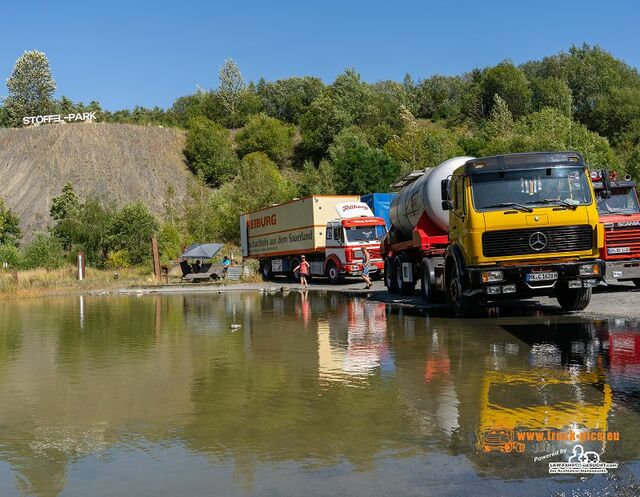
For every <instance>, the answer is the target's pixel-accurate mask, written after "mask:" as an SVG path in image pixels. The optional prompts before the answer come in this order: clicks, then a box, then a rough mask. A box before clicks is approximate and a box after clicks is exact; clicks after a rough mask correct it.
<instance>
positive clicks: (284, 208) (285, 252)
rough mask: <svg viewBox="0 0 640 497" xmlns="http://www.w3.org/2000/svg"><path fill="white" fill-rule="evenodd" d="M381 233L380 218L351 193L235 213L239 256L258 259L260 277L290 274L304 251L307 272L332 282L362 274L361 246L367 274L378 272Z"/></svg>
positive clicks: (293, 276)
mask: <svg viewBox="0 0 640 497" xmlns="http://www.w3.org/2000/svg"><path fill="white" fill-rule="evenodd" d="M386 233H387V228H386V225H385V222H384V219H382V218H379V217H376V216H374V215H373V213H372V212H371V209H369V207H368V206H367V205H366V204H365V203H363V202H361V201H360V197H358V196H355V195H354V196H339V195H313V196H311V197H307V198H302V199H295V200H292V201H291V202H286V203H283V204H278V205H273V206H271V207H266V208H264V209H259V210H257V211H254V212H249V213H247V214H243V215H242V216H240V240H241V245H242V256H243V257H248V258H254V259H258V260H259V261H260V273H261V275H262V277H263V279H265V280H269V279H271V278H273V277H274V276H279V275H280V276H282V275H284V276H288V277H289V278H291V279H294V280H296V279H297V278H298V277H299V274H298V273H297V272H294V269H295V268H296V267H297V266H298V265H299V264H300V260H301V256H302V255H304V256H305V258H306V260H307V262H308V263H309V266H310V273H311V276H326V277H328V278H329V281H330V282H331V283H338V282H339V281H340V280H342V279H343V278H344V277H348V276H359V275H361V274H362V270H363V262H364V261H363V255H364V254H363V249H364V248H368V249H369V251H370V254H371V262H370V266H372V268H373V270H372V271H371V273H370V274H371V275H372V277H374V278H375V277H381V270H382V267H383V261H382V258H381V257H380V241H381V240H382V238H383V237H384V236H385V235H386Z"/></svg>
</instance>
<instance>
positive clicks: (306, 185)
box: [298, 160, 336, 197]
mask: <svg viewBox="0 0 640 497" xmlns="http://www.w3.org/2000/svg"><path fill="white" fill-rule="evenodd" d="M298 182H299V186H298V193H299V195H300V196H301V197H308V196H309V195H334V194H335V193H336V182H335V178H334V170H333V167H332V166H331V163H330V162H329V161H327V160H322V161H320V164H319V166H318V167H316V166H315V165H314V164H313V162H311V161H307V162H305V163H304V166H303V167H302V174H301V175H300V177H299V179H298Z"/></svg>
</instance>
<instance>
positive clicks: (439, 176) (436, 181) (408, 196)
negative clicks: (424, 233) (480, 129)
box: [389, 157, 474, 238]
mask: <svg viewBox="0 0 640 497" xmlns="http://www.w3.org/2000/svg"><path fill="white" fill-rule="evenodd" d="M473 159H474V157H453V158H452V159H448V160H446V161H444V162H443V163H442V164H439V165H438V166H436V167H433V168H431V169H427V170H426V171H425V173H424V174H423V175H422V176H420V178H418V179H417V180H416V181H414V182H413V183H410V184H409V185H407V186H405V187H404V188H403V189H402V190H401V191H400V193H399V194H398V195H397V196H396V197H395V198H394V199H393V202H392V203H391V210H390V212H389V217H390V218H391V224H392V226H393V227H394V228H395V229H396V230H397V231H398V232H399V233H400V234H401V235H402V236H403V237H406V238H411V236H412V232H413V229H414V228H415V227H416V226H417V225H418V221H419V220H420V217H421V216H422V213H423V212H425V211H426V213H427V216H428V217H429V220H430V221H431V222H432V223H433V225H434V226H436V227H437V228H438V229H441V230H442V232H443V233H446V232H448V230H449V212H448V211H444V210H442V195H441V189H440V188H441V187H440V185H441V182H442V180H443V179H446V178H448V177H449V176H451V175H452V174H453V172H454V171H455V170H456V169H458V168H459V167H460V166H462V165H463V164H464V163H465V162H467V161H469V160H473Z"/></svg>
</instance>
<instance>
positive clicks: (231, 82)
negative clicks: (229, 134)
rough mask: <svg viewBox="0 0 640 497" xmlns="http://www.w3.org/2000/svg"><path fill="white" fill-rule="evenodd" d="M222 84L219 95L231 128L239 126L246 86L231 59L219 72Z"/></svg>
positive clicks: (219, 86)
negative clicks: (240, 109)
mask: <svg viewBox="0 0 640 497" xmlns="http://www.w3.org/2000/svg"><path fill="white" fill-rule="evenodd" d="M218 77H219V80H220V83H219V85H218V92H217V95H218V97H219V99H220V103H221V104H222V107H223V108H224V110H225V115H226V117H227V119H228V123H229V125H230V126H231V127H235V126H237V125H238V111H239V108H240V105H241V100H242V96H243V93H244V91H245V88H246V85H245V83H244V80H243V79H242V73H241V72H240V68H239V67H238V64H236V63H235V61H234V60H233V59H231V58H229V59H225V61H224V63H223V64H222V67H221V68H220V71H219V72H218Z"/></svg>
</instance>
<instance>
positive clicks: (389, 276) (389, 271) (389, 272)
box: [384, 257, 400, 293]
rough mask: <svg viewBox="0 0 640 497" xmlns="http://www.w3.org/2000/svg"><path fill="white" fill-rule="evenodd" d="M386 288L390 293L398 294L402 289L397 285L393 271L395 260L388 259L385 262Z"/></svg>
mask: <svg viewBox="0 0 640 497" xmlns="http://www.w3.org/2000/svg"><path fill="white" fill-rule="evenodd" d="M384 286H386V287H387V290H388V291H389V293H398V292H399V291H400V289H399V288H398V287H397V285H396V277H395V274H394V271H393V259H391V258H390V257H387V258H386V259H385V260H384Z"/></svg>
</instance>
